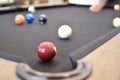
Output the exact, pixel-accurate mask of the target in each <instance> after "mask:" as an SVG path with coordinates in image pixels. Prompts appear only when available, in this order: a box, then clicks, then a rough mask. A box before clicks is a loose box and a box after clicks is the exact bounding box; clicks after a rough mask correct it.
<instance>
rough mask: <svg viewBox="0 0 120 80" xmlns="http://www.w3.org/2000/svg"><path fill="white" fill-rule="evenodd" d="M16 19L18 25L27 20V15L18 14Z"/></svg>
mask: <svg viewBox="0 0 120 80" xmlns="http://www.w3.org/2000/svg"><path fill="white" fill-rule="evenodd" d="M14 21H15V24H18V25H20V24H23V23H24V22H25V17H24V15H22V14H18V15H16V16H15V18H14Z"/></svg>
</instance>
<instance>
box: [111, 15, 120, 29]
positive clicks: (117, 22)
mask: <svg viewBox="0 0 120 80" xmlns="http://www.w3.org/2000/svg"><path fill="white" fill-rule="evenodd" d="M112 24H113V26H114V27H116V28H118V27H120V18H119V17H116V18H114V19H113V21H112Z"/></svg>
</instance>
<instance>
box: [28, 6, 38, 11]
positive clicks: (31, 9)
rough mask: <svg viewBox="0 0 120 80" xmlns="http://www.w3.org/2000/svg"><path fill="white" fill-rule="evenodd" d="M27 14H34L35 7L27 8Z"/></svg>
mask: <svg viewBox="0 0 120 80" xmlns="http://www.w3.org/2000/svg"><path fill="white" fill-rule="evenodd" d="M28 12H29V13H35V12H36V9H35V7H34V6H30V7H28Z"/></svg>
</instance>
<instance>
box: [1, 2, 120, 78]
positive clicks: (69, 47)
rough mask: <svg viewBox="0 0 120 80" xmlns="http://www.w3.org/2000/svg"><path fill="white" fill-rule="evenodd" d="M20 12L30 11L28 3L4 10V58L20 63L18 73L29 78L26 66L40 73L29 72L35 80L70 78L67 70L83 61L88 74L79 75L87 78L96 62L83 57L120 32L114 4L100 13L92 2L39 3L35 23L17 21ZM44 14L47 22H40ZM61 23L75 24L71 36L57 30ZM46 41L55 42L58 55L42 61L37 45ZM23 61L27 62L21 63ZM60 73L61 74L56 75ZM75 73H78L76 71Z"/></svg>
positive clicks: (2, 28)
mask: <svg viewBox="0 0 120 80" xmlns="http://www.w3.org/2000/svg"><path fill="white" fill-rule="evenodd" d="M17 14H23V15H26V14H28V12H27V7H26V6H23V7H20V6H19V7H18V6H17V8H15V7H11V9H9V10H7V11H2V12H1V14H0V25H1V26H0V58H2V59H6V60H10V61H13V62H15V64H16V63H17V64H18V66H17V68H16V69H18V70H17V72H18V76H19V77H20V78H21V77H22V78H25V79H28V74H27V73H26V74H25V73H24V72H25V71H22V70H26V69H28V70H29V68H30V72H29V71H28V73H29V75H30V73H31V75H32V76H33V75H34V76H36V77H37V79H36V77H34V78H35V79H34V78H33V77H30V76H29V78H33V80H42V79H45V80H47V78H46V77H45V76H46V75H47V76H49V75H50V76H52V77H50V78H48V80H54V79H55V80H59V79H63V80H64V78H66V76H64V74H69V73H71V74H72V73H74V72H75V70H77V69H76V68H78V66H79V65H82V66H80V68H81V67H82V68H83V72H82V71H80V72H81V74H82V73H83V74H84V75H81V74H80V73H79V76H80V75H81V76H84V78H86V77H88V73H89V76H90V74H92V65H90V63H89V61H88V62H84V61H83V62H82V58H83V57H85V56H87V55H89V53H90V52H92V51H93V50H95V49H96V48H98V47H99V46H101V45H102V44H104V43H105V42H107V41H108V40H110V39H111V38H113V37H114V36H116V35H117V34H118V33H119V32H120V29H119V28H114V26H113V25H112V20H113V18H115V17H119V12H116V11H114V10H113V8H111V7H106V8H104V9H103V10H102V11H101V12H100V13H92V12H90V11H89V10H88V6H79V5H73V4H64V5H57V6H56V5H54V6H51V5H50V6H44V7H39V6H36V13H35V14H34V15H35V21H34V22H33V23H31V24H29V23H27V22H25V23H24V24H23V25H16V24H15V23H14V17H15V16H16V15H17ZM40 14H45V15H46V16H47V19H48V21H47V23H46V24H43V25H41V24H40V23H39V21H38V17H39V15H40ZM61 25H69V26H71V28H72V31H73V33H72V36H71V38H69V39H60V38H59V37H58V34H57V31H58V28H59V27H60V26H61ZM44 41H49V42H52V43H54V45H55V46H56V49H57V55H56V56H55V58H54V59H53V60H52V61H49V62H44V61H41V59H39V57H38V56H37V53H36V49H37V46H38V45H39V44H40V43H41V42H44ZM96 58H97V57H96ZM78 62H80V63H79V64H78ZM19 63H23V64H20V65H19ZM71 64H72V65H71ZM22 68H25V69H22ZM80 68H79V69H80ZM84 68H85V70H84ZM32 70H33V73H32V72H31V71H32ZM26 71H27V70H26ZM84 71H85V72H84ZM19 72H21V73H19ZM37 73H39V74H40V75H41V76H42V79H38V77H41V76H40V75H39V76H38V75H37ZM57 73H58V75H56V76H55V74H57ZM22 74H25V75H26V76H27V77H25V76H24V75H22ZM52 74H53V75H52ZM86 74H87V75H86ZM44 75H45V76H44ZM69 75H70V74H69ZM85 75H86V76H85ZM67 76H68V75H67ZM72 76H73V77H75V74H74V75H72ZM76 76H78V74H77V75H76ZM68 77H69V76H68ZM70 77H71V76H70ZM80 78H81V77H80ZM71 79H72V78H71ZM73 79H74V78H73ZM75 79H77V78H75ZM81 79H83V77H82V78H81ZM28 80H29V79H28ZM31 80H32V79H31ZM65 80H67V79H65ZM68 80H69V79H68Z"/></svg>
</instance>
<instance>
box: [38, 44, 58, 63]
mask: <svg viewBox="0 0 120 80" xmlns="http://www.w3.org/2000/svg"><path fill="white" fill-rule="evenodd" d="M56 52H57V51H56V47H55V45H54V44H53V43H52V42H42V43H41V44H39V46H38V47H37V55H38V56H39V58H40V59H41V60H42V61H50V60H52V59H53V58H54V57H55V55H56Z"/></svg>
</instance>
